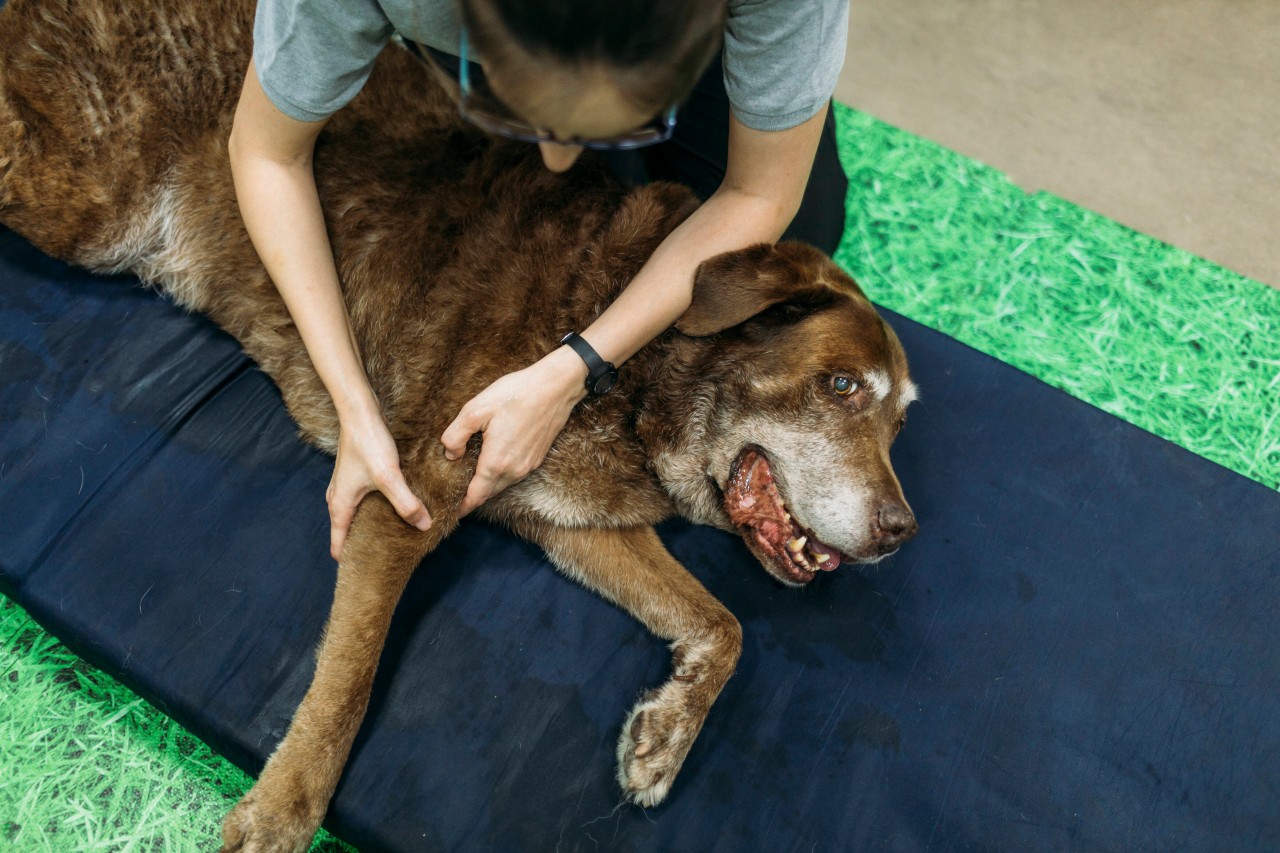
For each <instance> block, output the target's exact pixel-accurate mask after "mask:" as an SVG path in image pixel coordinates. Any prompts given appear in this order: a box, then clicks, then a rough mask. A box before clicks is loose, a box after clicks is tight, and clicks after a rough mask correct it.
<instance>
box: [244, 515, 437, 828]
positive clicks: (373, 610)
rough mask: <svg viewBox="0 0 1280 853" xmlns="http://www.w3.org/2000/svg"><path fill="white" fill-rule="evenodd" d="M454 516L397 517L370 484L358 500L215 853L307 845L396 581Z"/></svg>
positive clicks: (360, 700) (347, 739)
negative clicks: (298, 680) (264, 741)
mask: <svg viewBox="0 0 1280 853" xmlns="http://www.w3.org/2000/svg"><path fill="white" fill-rule="evenodd" d="M437 505H438V504H437ZM456 523H457V522H456V518H453V517H443V514H441V513H437V514H436V515H435V517H434V524H433V525H432V527H431V529H430V530H428V531H426V532H425V533H423V532H419V531H417V530H415V529H414V528H412V527H410V526H409V525H407V524H405V523H404V522H403V521H401V520H400V518H399V516H397V515H396V513H395V510H394V509H392V507H391V505H390V504H389V503H387V501H386V499H384V498H383V497H382V496H381V495H380V494H377V493H374V494H372V495H370V496H369V497H367V498H365V500H364V502H363V503H361V505H360V509H359V511H358V512H357V513H356V517H355V520H354V521H353V522H352V525H351V532H350V534H349V536H348V539H347V543H346V546H345V548H344V549H343V552H342V559H341V561H340V562H339V564H338V585H337V587H336V589H335V590H334V595H333V608H332V609H331V610H330V612H329V622H328V624H327V625H326V626H325V631H324V637H323V639H322V640H321V642H320V648H319V651H318V653H317V656H316V670H315V675H314V677H313V679H312V682H311V687H310V688H309V689H308V690H307V694H306V696H304V697H303V699H302V703H301V704H300V705H299V706H298V710H297V711H296V712H295V713H294V716H293V722H292V723H290V725H289V731H288V733H287V734H286V735H285V737H284V740H282V741H281V742H280V745H279V746H278V747H277V748H276V751H275V752H274V753H273V754H272V756H271V758H270V760H269V761H267V765H266V767H264V768H263V770H262V775H261V776H259V777H258V782H257V784H256V785H254V786H253V789H252V790H250V791H249V793H247V794H245V796H244V798H243V799H242V800H240V802H239V803H237V804H236V807H235V808H234V809H232V810H231V812H230V813H229V814H228V815H227V817H226V819H225V820H224V821H223V823H222V839H223V848H222V850H223V853H229V852H230V851H243V853H285V851H298V853H301V851H304V850H306V849H307V846H308V845H309V844H310V842H311V837H312V836H313V835H314V834H315V831H316V829H317V828H318V827H319V826H320V821H321V820H322V819H323V818H324V814H325V811H326V809H327V808H328V805H329V799H330V798H331V797H332V796H333V790H334V788H335V787H336V786H337V784H338V777H339V776H340V775H341V774H342V768H343V766H344V765H345V764H346V761H347V755H348V753H349V752H350V750H351V743H352V741H353V740H354V739H355V736H356V731H357V730H358V729H359V728H360V723H361V721H362V720H363V719H364V714H365V709H366V708H367V706H368V704H369V693H370V690H371V689H372V686H373V677H374V673H375V672H376V670H377V667H378V658H379V656H380V655H381V653H382V646H383V643H384V641H385V640H386V636H387V629H388V627H389V626H390V624H391V615H392V613H393V612H394V611H395V608H396V604H397V603H398V602H399V600H400V595H401V593H402V592H403V591H404V587H405V584H406V583H407V582H408V580H409V577H410V575H412V574H413V570H414V569H415V568H416V567H417V565H418V563H419V562H421V560H422V558H423V557H424V556H425V555H426V554H427V553H428V552H429V551H431V549H433V548H434V547H435V546H436V545H437V544H439V542H440V540H441V539H443V538H444V537H445V536H446V535H447V534H448V533H449V532H450V531H451V530H452V529H453V527H454V526H456Z"/></svg>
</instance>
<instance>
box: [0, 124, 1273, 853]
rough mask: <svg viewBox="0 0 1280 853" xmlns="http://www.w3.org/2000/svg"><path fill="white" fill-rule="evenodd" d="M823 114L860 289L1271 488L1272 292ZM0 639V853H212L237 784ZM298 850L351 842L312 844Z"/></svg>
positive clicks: (951, 158) (157, 721)
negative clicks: (834, 124) (840, 171)
mask: <svg viewBox="0 0 1280 853" xmlns="http://www.w3.org/2000/svg"><path fill="white" fill-rule="evenodd" d="M836 117H837V120H838V124H839V129H840V134H839V135H840V151H841V157H842V159H843V160H844V163H845V169H846V171H847V172H848V174H849V178H850V190H849V203H848V208H849V219H848V224H847V229H846V233H845V238H844V241H843V243H842V244H841V248H840V250H839V251H838V252H837V254H836V259H837V260H838V261H839V262H840V263H841V264H842V265H843V266H844V267H845V268H846V269H848V270H849V271H850V272H851V273H852V274H853V275H854V276H855V278H857V279H858V281H859V283H860V284H861V285H862V286H863V288H864V289H865V290H866V291H867V293H868V295H870V296H871V297H872V298H873V299H874V300H876V301H877V302H878V303H880V304H881V305H884V306H885V307H887V308H890V309H892V310H894V311H897V312H899V313H901V314H904V315H905V316H907V317H910V318H911V319H913V320H916V321H918V322H921V323H924V324H925V325H928V326H931V327H933V328H935V329H938V330H940V331H942V332H945V333H946V334H948V335H951V336H953V337H955V338H957V339H959V340H961V341H963V342H965V343H967V344H969V345H970V346H973V347H975V348H977V349H980V350H982V351H984V352H987V353H989V354H991V355H993V356H995V357H997V358H999V359H1001V360H1003V361H1005V362H1007V363H1009V364H1012V365H1014V366H1016V367H1018V368H1020V369H1022V370H1025V371H1027V372H1029V373H1031V374H1033V375H1035V376H1037V377H1039V378H1041V379H1043V380H1044V381H1046V382H1049V383H1050V384H1052V385H1055V386H1057V387H1059V388H1062V389H1063V390H1065V391H1067V392H1068V393H1070V394H1072V395H1073V396H1075V397H1078V398H1079V399H1081V400H1084V401H1086V402H1088V403H1091V404H1093V405H1096V406H1100V407H1101V408H1103V409H1105V410H1107V411H1109V412H1112V413H1113V414H1115V415H1118V416H1119V417H1121V418H1124V419H1125V420H1127V421H1129V422H1130V423H1133V424H1135V425H1137V426H1139V427H1142V428H1143V429H1146V430H1149V431H1151V432H1153V433H1155V434H1157V435H1160V436H1163V437H1164V438H1166V439H1168V440H1170V441H1173V442H1176V443H1177V444H1180V445H1182V446H1183V447H1185V448H1187V449H1188V450H1191V451H1193V452H1195V453H1198V454H1200V455H1201V456H1204V457H1206V458H1209V459H1212V460H1214V461H1216V462H1218V463H1220V464H1222V465H1225V466H1227V467H1229V468H1232V469H1234V470H1235V471H1238V472H1240V473H1241V474H1244V475H1245V476H1248V477H1252V478H1253V479H1255V480H1258V481H1260V482H1262V483H1265V484H1267V485H1268V486H1271V487H1272V488H1277V487H1280V430H1278V429H1277V428H1278V426H1280V408H1278V404H1277V400H1278V399H1280V293H1277V292H1276V291H1273V290H1271V289H1270V288H1268V287H1266V286H1264V285H1262V284H1259V283H1258V282H1255V281H1251V280H1249V279H1246V278H1244V277H1243V276H1239V275H1236V274H1234V273H1232V272H1229V271H1227V270H1224V269H1222V268H1221V267H1217V266H1215V265H1213V264H1211V263H1208V262H1206V261H1204V260H1201V259H1199V258H1196V257H1194V256H1192V255H1190V254H1188V253H1186V252H1184V251H1181V250H1179V249H1176V248H1173V247H1171V246H1168V245H1166V244H1163V243H1160V242H1159V241H1156V240H1153V239H1151V238H1149V237H1145V236H1143V235H1141V234H1138V233H1136V232H1134V231H1132V230H1130V229H1128V228H1125V227H1123V226H1121V225H1118V224H1116V223H1115V222H1112V221H1110V220H1108V219H1106V218H1104V217H1102V216H1099V215H1097V214H1094V213H1090V212H1089V211H1087V210H1083V209H1081V208H1079V207H1076V206H1074V205H1072V204H1070V203H1068V202H1065V201H1063V200H1061V199H1058V198H1055V197H1054V196H1051V195H1048V194H1046V193H1035V194H1030V195H1028V194H1026V193H1024V192H1023V191H1022V190H1020V189H1019V188H1018V187H1017V186H1015V185H1014V184H1013V183H1012V182H1011V181H1009V179H1008V178H1006V177H1005V176H1004V175H1003V174H1001V173H1000V172H998V171H996V170H995V169H992V168H989V167H987V166H983V165H981V164H979V163H976V162H974V161H973V160H970V159H967V158H965V157H962V156H960V155H958V154H955V153H953V152H951V151H948V150H946V149H944V148H942V147H940V146H938V145H935V144H933V143H930V142H928V141H926V140H923V139H919V138H917V137H914V136H911V135H910V134H908V133H905V132H903V131H900V130H896V129H894V128H892V127H890V126H888V125H886V124H884V123H882V122H879V121H877V120H875V119H873V118H871V117H870V116H867V115H864V114H861V113H858V112H856V111H854V110H851V109H848V108H846V107H842V106H837V108H836ZM908 355H909V354H908ZM923 393H924V404H925V405H927V402H928V394H929V389H928V388H925V389H923ZM0 643H2V645H0V673H3V676H0V680H2V682H3V683H2V684H0V689H3V690H4V693H3V696H4V701H3V702H0V780H3V781H0V849H4V850H13V851H18V853H23V851H57V853H62V851H72V850H75V851H82V850H83V851H88V850H112V851H133V850H142V851H152V850H155V851H166V853H168V851H187V850H208V849H211V848H216V847H217V841H216V839H217V838H218V827H219V825H220V823H221V820H222V817H223V815H224V814H225V812H226V811H227V809H229V808H230V807H231V805H232V804H233V803H234V802H235V801H236V800H237V799H238V798H239V797H240V796H241V794H243V793H244V792H245V791H246V790H248V787H249V784H250V781H251V780H250V779H249V778H248V777H247V776H245V775H244V774H243V773H241V772H240V771H239V770H237V769H236V768H234V767H233V766H232V765H230V764H229V763H228V762H226V761H225V760H223V759H221V758H219V757H218V756H216V755H214V754H213V753H212V752H211V751H210V750H209V748H208V747H206V746H205V745H204V744H203V743H201V742H200V741H199V740H198V739H196V738H195V737H193V736H192V735H190V734H188V733H186V732H185V731H183V730H182V728H181V727H180V726H178V725H177V724H176V723H174V722H173V721H171V720H169V719H168V718H167V717H165V716H164V715H163V714H161V713H160V712H159V711H157V710H155V709H154V708H152V707H151V706H149V705H148V704H147V703H146V702H144V701H143V700H142V699H140V698H139V697H137V696H136V695H135V694H133V693H132V692H131V691H129V690H128V689H127V688H125V687H123V686H121V685H120V684H119V683H118V682H116V681H114V680H113V679H112V678H110V677H109V676H107V675H105V674H103V673H101V672H99V671H97V670H95V669H93V668H92V667H90V666H88V665H87V664H85V663H84V662H83V661H81V660H80V659H78V658H77V657H75V655H73V654H72V653H71V652H69V651H68V650H67V649H66V648H65V647H64V646H62V645H61V644H60V643H59V642H58V641H57V640H55V639H53V638H52V637H51V636H49V635H48V634H47V633H46V632H44V631H43V630H42V629H41V628H40V627H39V626H38V625H36V624H35V623H34V622H33V621H32V620H31V619H30V618H29V617H28V616H27V615H26V614H25V613H24V612H23V611H22V610H21V608H19V607H18V606H16V605H14V604H13V603H11V602H9V601H7V600H3V599H0ZM312 849H313V850H325V851H333V850H350V849H351V848H350V847H348V846H346V845H344V844H342V843H341V842H339V841H337V840H335V839H333V838H332V837H330V836H328V835H326V834H324V833H321V835H320V836H319V837H318V838H317V840H316V843H315V844H314V845H313V847H312Z"/></svg>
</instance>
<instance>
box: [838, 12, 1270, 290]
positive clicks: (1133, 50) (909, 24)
mask: <svg viewBox="0 0 1280 853" xmlns="http://www.w3.org/2000/svg"><path fill="white" fill-rule="evenodd" d="M851 5H852V12H851V17H852V21H851V26H850V35H849V51H848V55H847V58H846V60H845V70H844V74H843V76H842V79H841V82H840V86H839V88H838V89H837V90H836V98H837V99H838V100H841V101H843V102H844V103H847V104H850V105H851V106H854V107H857V108H858V109H861V110H864V111H866V112H869V113H871V114H872V115H874V116H876V117H878V118H881V119H883V120H884V121H887V122H889V123H890V124H893V125H895V126H897V127H901V128H903V129H905V130H908V131H910V132H912V133H914V134H916V135H918V136H923V137H925V138H927V139H931V140H933V141H935V142H939V143H941V144H943V145H945V146H947V147H948V148H951V149H954V150H956V151H959V152H961V153H963V154H965V155H967V156H970V157H973V158H974V159H977V160H980V161H982V162H984V163H987V164H989V165H992V166H995V167H996V168H998V169H1000V170H1001V171H1003V172H1005V173H1007V174H1008V175H1009V176H1010V177H1012V178H1013V180H1014V181H1016V182H1017V183H1018V184H1019V185H1020V186H1022V187H1023V188H1024V189H1027V190H1037V189H1044V190H1047V191H1049V192H1052V193H1054V194H1056V195H1059V196H1062V197H1064V198H1067V199H1069V200H1071V201H1073V202H1075V203H1077V204H1079V205H1081V206H1083V207H1087V208H1090V209H1092V210H1096V211H1098V212H1099V213H1102V214H1104V215H1106V216H1108V217H1110V218H1112V219H1115V220H1117V221H1119V222H1123V223H1124V224H1126V225H1128V226H1130V227H1132V228H1135V229H1137V230H1138V231H1141V232H1143V233H1145V234H1149V235H1151V236H1153V237H1157V238H1159V239H1161V240H1165V241H1167V242H1169V243H1172V244H1174V245H1176V246H1180V247H1182V248H1184V249H1187V250H1189V251H1191V252H1194V253H1195V254H1197V255H1200V256H1202V257H1205V258H1208V259H1210V260H1212V261H1215V262H1217V263H1219V264H1221V265H1223V266H1225V267H1228V268H1230V269H1233V270H1236V271H1238V272H1241V273H1244V274H1245V275H1248V276H1251V277H1253V278H1256V279H1259V280H1261V281H1264V282H1266V283H1268V284H1270V285H1272V286H1274V287H1280V0H1216V2H1215V0H853V2H852V4H851Z"/></svg>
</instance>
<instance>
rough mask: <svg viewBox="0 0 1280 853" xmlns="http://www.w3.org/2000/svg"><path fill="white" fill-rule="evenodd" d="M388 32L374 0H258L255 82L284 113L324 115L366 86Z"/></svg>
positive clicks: (313, 117) (311, 118)
mask: <svg viewBox="0 0 1280 853" xmlns="http://www.w3.org/2000/svg"><path fill="white" fill-rule="evenodd" d="M392 31H393V30H392V26H391V22H390V21H388V20H387V16H386V14H385V13H384V12H383V11H382V8H381V6H379V5H378V3H376V2H375V1H374V0H259V2H258V12H257V17H256V18H255V19H254V25H253V64H254V67H255V68H256V69H257V72H258V82H260V83H261V84H262V89H263V91H264V92H266V93H267V97H268V98H270V99H271V102H272V103H274V104H275V105H276V107H278V108H279V109H280V111H281V112H283V113H284V114H285V115H287V116H290V117H291V118H295V119H298V120H299V121H320V120H321V119H325V118H328V117H329V116H331V115H333V114H334V113H335V112H337V111H338V110H340V109H342V107H344V106H346V105H347V103H349V102H350V101H351V99H352V98H354V97H355V96H356V94H357V93H358V92H359V91H360V88H361V87H362V86H364V84H365V81H366V80H368V79H369V75H370V74H371V73H372V72H373V64H374V62H375V60H377V58H378V54H379V53H381V52H382V49H383V48H384V47H385V46H386V44H387V42H388V41H389V40H390V38H391V34H392Z"/></svg>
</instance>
